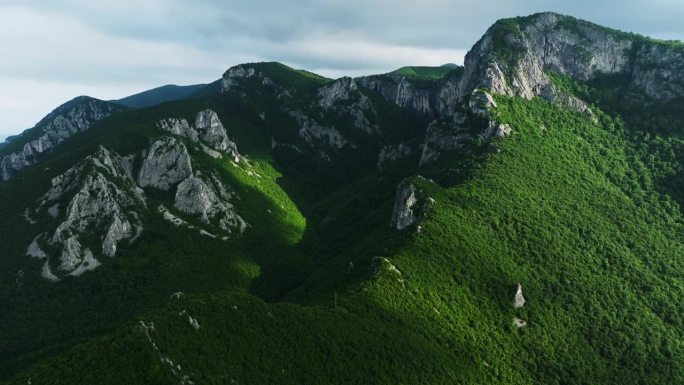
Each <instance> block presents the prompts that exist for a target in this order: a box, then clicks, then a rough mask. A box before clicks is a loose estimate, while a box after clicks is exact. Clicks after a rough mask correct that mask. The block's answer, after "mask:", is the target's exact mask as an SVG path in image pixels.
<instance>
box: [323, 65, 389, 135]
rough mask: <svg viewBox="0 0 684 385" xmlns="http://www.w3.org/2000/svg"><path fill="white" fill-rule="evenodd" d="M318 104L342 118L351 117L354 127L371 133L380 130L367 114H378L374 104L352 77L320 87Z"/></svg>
mask: <svg viewBox="0 0 684 385" xmlns="http://www.w3.org/2000/svg"><path fill="white" fill-rule="evenodd" d="M316 105H317V106H319V107H322V108H323V109H326V110H332V111H334V112H335V113H336V114H337V116H338V117H341V118H342V119H345V118H346V119H349V120H350V121H351V123H352V125H353V126H354V127H356V128H358V129H360V130H362V131H364V132H366V133H367V134H369V135H370V134H374V133H376V132H377V131H378V126H377V125H376V124H371V123H370V120H369V119H368V116H367V115H369V116H375V115H377V112H376V111H375V108H373V104H372V103H371V102H370V100H369V99H368V97H367V96H366V95H364V94H362V93H361V92H360V91H359V89H358V87H357V85H356V82H355V81H354V79H352V78H350V77H343V78H340V79H337V80H335V81H333V82H331V83H329V84H326V85H324V86H322V87H320V88H319V89H318V100H317V101H316Z"/></svg>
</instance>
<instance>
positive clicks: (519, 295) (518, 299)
mask: <svg viewBox="0 0 684 385" xmlns="http://www.w3.org/2000/svg"><path fill="white" fill-rule="evenodd" d="M525 302H526V301H525V297H523V292H522V285H521V284H518V287H517V288H516V290H515V298H513V307H514V308H516V309H520V308H521V307H523V305H525Z"/></svg>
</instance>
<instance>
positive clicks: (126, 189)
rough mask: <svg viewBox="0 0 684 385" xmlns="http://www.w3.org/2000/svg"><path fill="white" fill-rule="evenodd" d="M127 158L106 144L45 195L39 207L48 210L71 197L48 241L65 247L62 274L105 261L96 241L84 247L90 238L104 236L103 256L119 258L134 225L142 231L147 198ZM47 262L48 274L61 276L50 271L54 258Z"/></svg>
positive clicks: (61, 264) (58, 181)
mask: <svg viewBox="0 0 684 385" xmlns="http://www.w3.org/2000/svg"><path fill="white" fill-rule="evenodd" d="M126 162H127V161H126V160H125V158H123V157H121V156H119V155H117V154H116V153H113V152H111V151H109V150H107V149H106V148H104V147H100V148H99V149H98V150H97V151H96V152H95V153H94V154H93V155H90V156H88V157H87V158H85V159H84V160H83V161H81V162H79V163H78V164H76V165H75V166H73V167H72V168H70V169H69V170H67V172H65V173H64V174H62V175H60V176H58V177H55V178H54V179H53V180H52V188H51V189H50V190H49V191H48V192H47V193H46V194H45V195H43V197H42V198H41V204H40V206H39V208H38V210H45V211H47V210H50V208H51V207H53V206H54V204H55V202H56V201H58V200H62V199H65V198H68V197H69V196H70V197H71V198H70V199H69V204H68V206H67V209H66V214H65V218H64V220H63V222H61V223H59V225H57V228H56V229H55V231H54V233H53V235H52V236H51V237H50V239H49V240H48V242H49V243H50V244H52V245H53V246H56V247H57V248H59V249H60V250H61V252H60V255H59V258H58V259H59V265H58V268H57V269H58V271H60V272H61V273H63V274H71V275H80V274H82V273H84V272H86V271H88V270H92V269H94V268H96V267H97V266H98V265H99V262H98V261H97V259H96V258H95V257H94V255H93V251H92V250H91V248H90V247H89V246H93V245H92V244H90V245H89V246H86V245H84V244H83V242H84V239H92V238H97V237H100V239H101V242H102V243H101V253H102V255H105V256H108V257H113V256H115V255H116V250H117V244H118V243H119V242H121V241H122V240H124V239H130V238H131V237H132V235H133V229H134V228H137V229H138V232H140V231H141V230H142V225H141V223H140V221H139V219H138V215H137V213H136V210H137V209H138V208H143V207H144V206H145V199H144V195H143V193H142V191H141V190H140V189H139V188H138V187H137V186H135V183H134V181H133V178H132V176H131V175H130V171H129V170H128V169H127V167H126V165H125V164H126ZM35 241H36V240H34V243H35ZM32 245H33V244H32ZM46 266H47V271H45V272H44V274H43V275H44V276H46V278H49V279H52V278H51V277H52V276H55V275H54V274H53V273H52V272H51V271H50V267H49V261H48V262H46ZM44 269H45V268H44ZM47 273H50V274H49V275H46V274H47Z"/></svg>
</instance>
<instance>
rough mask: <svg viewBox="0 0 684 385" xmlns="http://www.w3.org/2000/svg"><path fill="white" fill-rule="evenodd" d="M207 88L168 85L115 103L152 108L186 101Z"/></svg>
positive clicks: (199, 85) (201, 85) (202, 85)
mask: <svg viewBox="0 0 684 385" xmlns="http://www.w3.org/2000/svg"><path fill="white" fill-rule="evenodd" d="M205 86H206V84H193V85H190V86H177V85H174V84H167V85H165V86H161V87H157V88H153V89H151V90H147V91H143V92H140V93H137V94H135V95H131V96H127V97H125V98H122V99H119V100H113V102H115V103H118V104H121V105H123V106H126V107H133V108H142V107H150V106H154V105H157V104H161V103H164V102H172V101H174V100H181V99H185V98H187V97H189V96H190V95H192V94H193V93H195V92H197V91H199V90H200V89H202V88H203V87H205Z"/></svg>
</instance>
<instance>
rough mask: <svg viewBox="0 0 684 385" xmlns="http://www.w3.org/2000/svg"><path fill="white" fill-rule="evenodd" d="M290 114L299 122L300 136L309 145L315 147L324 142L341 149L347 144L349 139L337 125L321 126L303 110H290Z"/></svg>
mask: <svg viewBox="0 0 684 385" xmlns="http://www.w3.org/2000/svg"><path fill="white" fill-rule="evenodd" d="M289 114H290V116H291V117H293V118H294V119H295V120H296V121H297V123H298V124H299V127H300V128H299V136H300V137H301V138H302V139H304V140H305V141H306V143H308V144H309V145H311V146H314V147H315V146H317V145H319V144H321V143H323V144H326V145H328V146H330V147H333V148H335V149H340V148H342V147H344V145H345V144H347V139H345V138H344V137H343V136H342V134H341V133H340V132H339V131H337V129H336V128H335V127H326V126H321V125H319V124H318V122H316V120H314V119H311V118H310V117H308V116H307V115H306V114H304V113H303V112H301V111H290V112H289Z"/></svg>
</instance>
